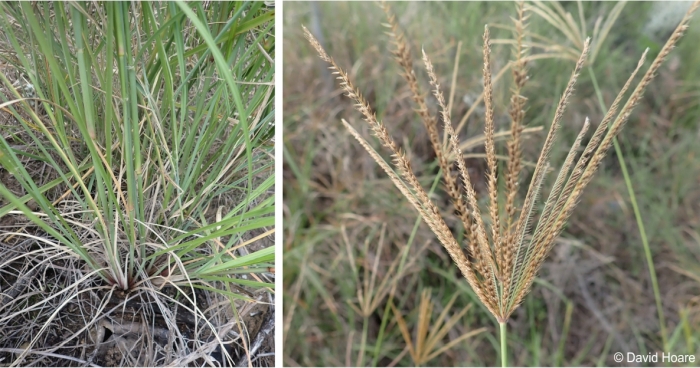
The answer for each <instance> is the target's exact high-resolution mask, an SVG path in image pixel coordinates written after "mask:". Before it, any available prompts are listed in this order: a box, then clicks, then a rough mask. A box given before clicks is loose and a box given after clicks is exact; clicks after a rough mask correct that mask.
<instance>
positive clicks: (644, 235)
mask: <svg viewBox="0 0 700 368" xmlns="http://www.w3.org/2000/svg"><path fill="white" fill-rule="evenodd" d="M588 72H589V73H590V74H591V81H592V82H593V87H594V88H595V91H596V95H597V96H598V103H600V108H601V109H602V111H603V113H605V111H607V108H606V107H605V102H603V95H602V94H601V92H600V88H598V81H597V80H596V78H595V74H594V73H593V69H591V67H590V66H589V67H588ZM613 145H614V146H615V153H616V154H617V159H618V161H619V162H620V168H621V169H622V175H623V177H624V178H625V186H627V192H628V193H629V196H630V202H632V209H633V211H634V217H635V219H636V220H637V227H638V228H639V236H640V237H641V239H642V245H643V246H644V255H645V257H646V260H647V266H648V267H649V277H650V278H651V286H652V288H653V289H654V299H655V300H656V312H657V313H658V315H659V328H660V329H661V341H662V343H663V346H664V351H668V339H667V337H666V322H665V319H664V311H663V308H662V307H661V293H660V292H659V283H658V281H657V280H656V269H655V268H654V260H653V259H652V256H651V249H650V248H649V241H648V239H647V233H646V230H645V229H644V222H643V221H642V214H641V212H640V211H639V205H638V204H637V197H636V196H635V195H634V188H633V187H632V180H631V179H630V175H629V172H628V171H627V164H625V158H624V156H623V154H622V149H621V148H620V144H619V143H618V141H617V137H615V138H613Z"/></svg>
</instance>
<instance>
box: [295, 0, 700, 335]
mask: <svg viewBox="0 0 700 368" xmlns="http://www.w3.org/2000/svg"><path fill="white" fill-rule="evenodd" d="M698 7H700V1H696V2H695V3H694V4H693V6H691V8H690V10H689V11H688V13H687V14H686V16H685V17H684V18H683V20H682V21H681V23H680V24H679V25H678V27H677V28H676V31H675V32H674V33H673V34H672V35H671V37H670V38H669V40H668V41H667V42H666V45H665V46H664V47H663V48H662V50H661V52H660V53H659V55H658V56H657V57H656V59H655V60H654V62H653V63H652V65H651V67H650V68H649V70H647V72H646V73H645V74H644V76H643V77H642V79H641V81H640V82H639V83H638V84H637V86H636V88H635V89H634V90H633V92H632V94H631V96H630V97H629V98H628V99H627V102H626V103H625V104H624V105H623V106H622V108H621V109H620V104H621V102H622V99H623V97H624V95H625V94H626V92H627V90H628V89H629V87H630V86H631V85H632V82H633V79H634V77H635V75H636V73H637V72H638V71H639V69H640V68H641V66H642V65H643V62H644V57H645V55H646V52H645V53H644V55H642V59H641V60H640V62H639V63H638V65H637V68H636V69H635V70H634V72H633V73H632V76H631V77H630V78H629V80H628V81H627V82H626V83H625V85H624V87H623V88H622V90H621V91H620V93H619V94H618V95H617V97H616V98H615V101H614V102H613V103H612V105H611V107H610V110H608V112H607V113H606V115H605V117H604V118H603V120H602V121H601V122H600V124H599V125H598V127H597V129H596V130H595V132H594V133H593V136H592V137H591V139H590V141H589V143H588V145H587V146H586V147H585V149H584V150H583V153H582V154H581V155H580V157H579V158H578V160H577V159H576V156H578V153H579V151H580V146H581V142H582V141H583V138H584V136H585V135H586V133H587V130H588V128H589V126H590V123H589V121H588V119H586V122H585V123H584V128H583V129H582V131H581V132H580V133H579V135H578V137H577V138H576V141H575V142H574V144H573V145H572V147H571V150H570V151H569V154H568V155H567V157H566V160H565V162H564V164H563V166H562V167H561V169H560V171H559V174H558V175H557V178H556V181H555V183H554V186H553V187H552V189H551V190H550V193H549V196H548V197H547V199H546V201H545V202H544V208H543V210H542V212H541V213H540V214H539V220H538V221H537V224H536V225H535V226H534V230H533V231H532V232H531V231H530V230H531V227H532V225H533V224H532V222H533V219H534V218H536V217H535V209H536V206H535V204H536V203H537V201H538V198H539V196H540V194H541V192H542V190H541V188H542V185H543V183H544V177H545V175H546V174H547V171H548V168H549V154H550V152H551V150H552V147H553V145H554V141H555V139H556V133H557V130H558V129H559V126H560V125H561V120H562V118H563V116H564V111H565V109H566V107H567V105H568V104H569V101H570V97H571V96H572V95H573V92H574V86H575V84H576V80H577V78H578V75H579V73H580V71H581V69H582V68H583V65H584V63H585V61H586V56H587V54H588V51H589V44H590V41H589V40H586V42H585V43H584V45H583V49H582V52H581V56H580V58H579V59H578V62H577V63H576V66H575V67H574V71H573V73H572V75H571V78H570V79H569V83H568V84H567V86H566V89H565V90H564V93H563V95H562V97H561V99H560V101H559V104H558V105H557V109H556V112H555V115H554V119H553V121H552V124H551V126H550V130H549V133H548V134H547V137H546V139H545V142H544V146H543V147H542V150H541V153H540V156H539V159H538V161H537V165H536V167H535V170H534V173H533V178H532V181H531V183H530V185H529V187H528V191H527V194H526V195H525V199H524V201H523V204H522V207H521V209H520V214H519V216H518V217H517V218H516V214H517V210H516V208H517V206H516V204H515V198H516V194H517V192H518V180H519V175H520V170H521V166H522V165H521V161H522V158H521V143H520V139H521V133H522V129H523V128H522V123H523V120H524V117H525V103H526V102H527V99H526V98H525V97H523V96H522V95H521V91H522V88H523V86H524V85H525V83H526V81H527V79H528V78H527V68H526V62H525V52H526V47H525V46H524V45H523V39H524V38H525V36H524V35H525V28H526V25H527V22H526V20H527V15H526V7H525V6H524V4H522V3H521V4H519V6H518V8H517V9H518V10H517V11H518V17H517V20H514V22H515V31H516V32H515V40H516V42H515V47H514V56H515V60H514V62H513V64H512V65H513V70H512V76H513V81H514V87H513V89H512V96H511V99H510V107H509V111H508V112H509V115H510V119H511V127H510V133H511V140H510V142H508V143H507V145H506V147H507V150H508V163H507V165H506V170H505V179H504V180H505V207H504V210H503V211H501V208H500V206H499V200H498V199H499V193H498V188H499V186H498V176H497V173H498V165H497V160H496V146H495V139H494V137H495V126H494V125H495V124H494V111H493V101H492V100H493V97H492V89H493V86H492V83H493V82H492V79H491V70H490V69H491V68H490V64H491V58H490V56H491V49H490V41H489V31H488V27H486V28H485V31H484V55H483V56H484V66H483V73H484V74H483V77H484V78H483V79H484V103H485V105H486V116H485V124H484V126H485V128H484V134H485V137H486V140H485V145H486V160H487V167H488V175H487V184H488V185H487V188H488V192H489V194H488V196H489V200H490V201H489V202H490V206H489V217H490V219H491V229H490V234H491V236H490V237H489V231H488V230H489V229H487V221H484V219H483V218H482V215H481V210H480V208H479V203H478V201H477V194H476V191H475V189H474V186H473V184H472V182H471V179H470V176H469V172H468V168H467V165H466V162H465V161H464V156H463V154H462V151H461V149H460V144H459V140H458V137H457V133H456V132H455V130H454V128H453V127H452V121H451V116H450V111H449V110H448V107H447V105H446V103H445V98H444V96H443V94H442V91H441V90H440V85H439V83H438V79H437V76H436V74H435V71H434V68H433V65H432V63H431V62H430V59H429V58H428V56H427V55H426V53H425V52H423V61H424V63H425V67H426V70H427V73H428V77H429V79H430V83H431V85H432V87H433V94H434V96H435V98H436V99H437V102H438V105H439V109H440V113H441V114H442V118H443V121H444V123H445V132H446V133H447V135H446V136H447V138H448V139H449V143H450V144H449V145H448V146H449V147H451V149H452V151H453V152H452V154H453V155H454V157H455V158H456V161H457V167H458V168H459V176H461V180H462V183H463V187H464V192H462V191H461V190H460V189H459V187H458V181H459V177H454V176H453V175H452V173H451V170H450V168H451V167H450V165H449V164H448V161H447V158H446V156H447V155H446V154H445V152H442V147H443V143H442V142H440V140H439V135H438V133H437V119H435V118H434V117H432V116H431V115H430V113H429V110H428V107H427V105H426V103H425V99H424V97H423V95H422V94H421V92H420V86H419V83H418V80H417V78H416V75H415V72H414V71H413V62H412V60H411V54H410V48H409V46H408V43H407V42H406V39H405V37H404V36H403V34H402V33H401V31H400V29H399V26H398V23H397V21H396V17H395V16H394V15H393V13H391V9H390V8H389V6H388V5H387V4H386V3H383V4H382V8H383V10H384V11H385V13H386V15H387V18H388V24H389V28H390V32H389V35H390V36H391V37H392V40H393V43H394V47H395V50H394V51H393V53H394V56H395V58H396V61H397V62H398V63H399V65H400V66H401V67H402V69H403V71H402V76H403V77H404V78H405V79H406V81H407V83H408V85H409V88H410V89H411V92H412V96H413V100H414V102H415V103H416V105H417V108H416V111H417V113H418V115H419V116H420V117H421V119H422V120H423V123H424V125H425V127H426V130H427V131H428V136H429V137H430V141H431V144H432V146H433V148H434V149H435V152H436V156H437V158H438V163H439V165H440V168H441V169H442V171H443V174H444V175H445V184H446V187H447V192H448V193H449V195H450V196H451V197H452V199H453V201H454V203H455V208H456V209H457V211H458V213H459V215H460V218H461V219H462V222H463V224H464V229H465V231H466V233H467V239H468V240H469V244H468V246H467V250H468V255H465V253H464V252H462V249H461V247H460V246H459V244H457V241H456V240H455V237H454V236H453V234H452V233H451V231H450V229H449V227H448V226H447V224H446V222H445V220H444V219H443V217H442V215H441V212H440V210H439V209H438V207H437V206H436V205H435V204H434V203H433V202H432V201H431V200H430V198H429V197H428V195H427V193H426V192H425V190H424V189H423V188H422V186H421V185H420V183H419V182H418V179H417V178H416V176H415V174H414V173H413V170H412V169H411V165H410V162H409V161H408V159H407V158H406V157H405V155H404V154H403V153H402V152H401V150H400V148H399V146H398V145H397V144H396V142H395V141H394V140H393V139H392V138H391V136H390V135H389V132H388V130H387V129H386V127H385V126H384V125H383V124H382V123H381V122H380V121H378V120H377V118H376V115H375V114H374V112H373V111H372V109H371V108H370V106H369V104H368V103H367V101H365V99H364V98H363V97H362V95H361V94H360V92H359V90H358V89H357V88H355V87H354V86H353V84H352V82H351V81H350V78H349V77H348V75H347V74H346V73H345V72H344V71H343V70H342V69H341V68H340V67H338V66H337V65H336V63H335V61H334V60H333V59H332V58H331V57H330V56H328V54H327V53H326V52H325V50H323V48H322V47H321V45H320V44H319V43H318V42H317V41H316V39H315V38H314V37H313V36H312V35H311V33H310V32H309V31H308V30H307V29H306V28H304V32H305V34H306V37H307V39H308V40H309V42H310V43H311V45H312V46H313V47H314V48H315V49H316V51H317V52H318V53H319V55H320V57H321V59H323V60H324V61H326V62H328V63H329V64H330V65H331V66H330V69H331V70H333V72H334V73H335V74H336V75H337V76H338V77H337V78H338V80H339V81H340V86H341V87H342V88H343V90H344V91H345V93H346V95H347V96H348V97H350V98H351V99H352V100H353V101H354V103H355V108H356V109H357V110H358V111H359V112H360V113H362V115H363V117H364V119H365V121H366V122H367V123H368V124H369V125H370V127H371V129H372V132H373V133H374V135H375V136H377V137H378V138H379V140H380V142H381V143H382V145H383V146H384V147H385V148H386V149H387V150H388V151H389V153H390V154H391V155H392V157H393V168H392V166H391V165H390V164H388V163H387V162H386V161H384V160H383V159H382V158H381V156H380V155H379V154H378V153H377V152H376V151H374V150H373V149H372V147H371V146H370V144H369V143H368V142H367V141H365V140H364V139H363V138H362V137H361V136H360V135H359V133H358V132H357V131H356V130H355V129H354V128H353V127H352V126H351V125H350V124H349V123H347V122H346V121H343V124H344V125H345V126H346V127H347V128H348V130H349V131H350V133H351V134H352V135H353V136H354V137H355V138H356V139H357V140H358V141H359V142H360V144H361V145H362V146H363V147H364V148H365V149H366V150H367V152H369V154H370V155H371V156H372V158H373V159H374V160H375V161H377V163H378V164H379V165H380V166H381V167H382V169H384V171H385V172H386V173H387V175H389V178H390V179H391V180H392V182H393V183H394V184H395V185H396V187H397V188H398V189H399V190H400V191H401V193H402V194H403V195H404V196H405V197H406V198H407V199H408V201H409V202H410V203H411V204H412V205H413V206H414V208H415V209H416V210H417V211H418V213H419V214H420V215H421V216H422V217H423V218H424V219H425V222H426V223H427V224H428V226H429V227H430V229H431V230H432V231H433V232H434V233H435V235H436V236H437V238H438V240H439V241H440V242H441V243H442V245H443V246H444V247H445V249H446V250H447V252H448V253H449V254H450V257H451V258H452V259H453V261H454V262H455V264H456V265H457V267H458V268H459V270H460V271H461V272H462V274H463V275H464V277H465V278H466V279H467V281H468V282H469V284H470V285H471V286H472V288H473V289H474V291H475V292H476V294H477V296H478V297H479V299H480V300H481V301H482V302H483V303H484V305H485V306H486V307H487V308H488V310H489V311H490V312H491V313H492V314H493V315H494V316H495V317H496V319H497V320H498V321H499V322H501V323H503V322H505V321H506V320H507V319H508V317H509V316H510V314H511V313H512V312H513V311H514V310H515V308H517V306H518V305H519V304H520V303H521V302H522V300H523V299H524V297H525V296H526V295H527V293H528V292H529V290H530V287H531V285H532V282H533V280H534V278H535V275H536V274H537V272H538V270H539V269H540V267H541V265H542V263H543V262H544V260H545V259H546V257H547V255H548V253H549V251H550V250H551V248H552V246H553V244H554V242H555V240H556V238H557V237H558V236H559V234H560V233H561V231H562V230H563V228H564V226H565V224H566V221H567V220H568V218H569V217H570V216H571V213H572V212H573V210H574V207H575V205H576V203H577V202H578V200H579V198H580V196H581V193H582V192H583V190H584V188H585V187H586V185H587V184H588V183H589V182H590V181H591V179H592V177H593V174H594V173H595V171H596V169H597V167H598V166H599V164H600V162H601V161H602V159H603V157H604V156H605V154H606V152H607V150H608V149H609V148H610V146H611V145H612V139H613V137H615V136H616V135H617V134H618V133H619V132H620V130H621V129H622V127H623V125H624V123H625V122H626V121H627V119H628V118H629V116H630V114H631V112H632V109H633V108H634V106H635V105H636V104H637V103H638V102H639V100H640V98H641V97H642V94H643V93H644V90H645V88H646V87H647V86H648V85H649V83H650V82H651V80H652V79H653V77H654V75H655V73H656V72H657V70H658V68H659V67H660V65H661V63H662V62H663V60H664V59H665V58H666V57H667V56H668V54H669V53H670V51H671V49H673V46H674V45H675V44H676V43H677V42H678V40H679V39H680V37H681V36H682V34H683V32H684V31H685V30H686V29H687V24H688V20H689V19H690V15H691V14H692V13H693V12H694V11H695V10H697V8H698ZM618 110H620V113H619V114H618V113H617V112H618ZM616 114H617V117H615V115H616ZM608 125H610V126H609V127H608ZM394 168H395V169H394ZM465 197H466V201H465Z"/></svg>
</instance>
